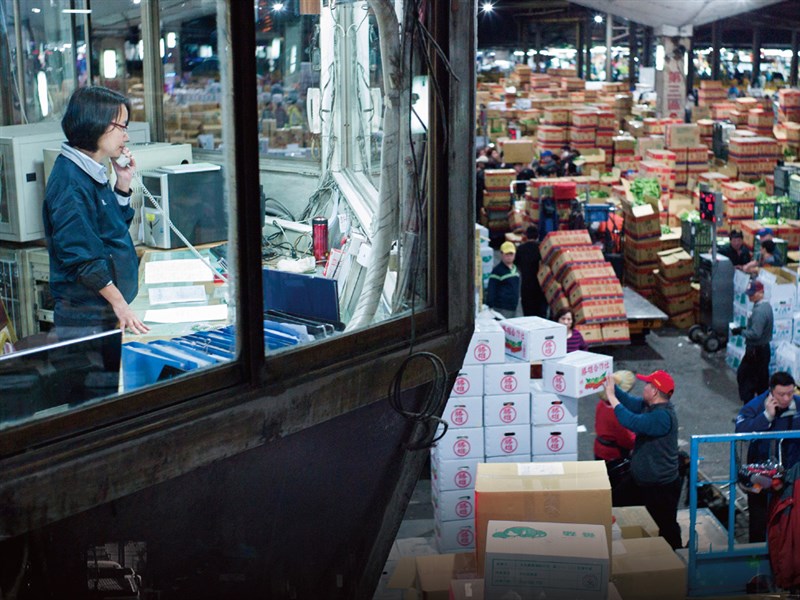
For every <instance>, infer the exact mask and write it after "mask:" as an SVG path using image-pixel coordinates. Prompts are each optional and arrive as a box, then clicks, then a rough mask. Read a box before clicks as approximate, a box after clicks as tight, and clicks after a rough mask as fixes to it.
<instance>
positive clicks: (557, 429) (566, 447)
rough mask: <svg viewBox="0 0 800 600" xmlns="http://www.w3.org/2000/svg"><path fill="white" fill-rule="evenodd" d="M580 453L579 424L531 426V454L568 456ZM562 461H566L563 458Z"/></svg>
mask: <svg viewBox="0 0 800 600" xmlns="http://www.w3.org/2000/svg"><path fill="white" fill-rule="evenodd" d="M577 452H578V424H577V423H560V424H558V425H532V426H531V454H534V455H536V456H562V457H564V456H567V455H571V454H577ZM562 460H565V459H563V458H562Z"/></svg>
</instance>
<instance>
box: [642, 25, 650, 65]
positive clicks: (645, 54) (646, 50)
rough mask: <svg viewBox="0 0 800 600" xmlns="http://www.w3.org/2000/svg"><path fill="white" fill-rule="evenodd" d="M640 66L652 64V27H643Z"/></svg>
mask: <svg viewBox="0 0 800 600" xmlns="http://www.w3.org/2000/svg"><path fill="white" fill-rule="evenodd" d="M642 66H643V67H652V66H653V28H652V27H645V28H644V36H643V37H642Z"/></svg>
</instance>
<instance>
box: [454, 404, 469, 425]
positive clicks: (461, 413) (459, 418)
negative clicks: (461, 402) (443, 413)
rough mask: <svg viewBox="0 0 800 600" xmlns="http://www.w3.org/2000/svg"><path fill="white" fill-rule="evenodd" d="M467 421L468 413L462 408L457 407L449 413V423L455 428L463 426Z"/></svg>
mask: <svg viewBox="0 0 800 600" xmlns="http://www.w3.org/2000/svg"><path fill="white" fill-rule="evenodd" d="M467 421H469V412H467V409H465V408H464V407H463V406H458V407H456V408H454V409H453V412H451V413H450V423H452V424H453V425H456V426H461V425H464V424H465V423H466V422H467Z"/></svg>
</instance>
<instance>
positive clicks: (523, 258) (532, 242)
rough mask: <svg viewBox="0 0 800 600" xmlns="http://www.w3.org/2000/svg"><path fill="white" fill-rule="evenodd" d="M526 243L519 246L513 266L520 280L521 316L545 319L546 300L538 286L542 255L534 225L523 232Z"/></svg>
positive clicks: (540, 287)
mask: <svg viewBox="0 0 800 600" xmlns="http://www.w3.org/2000/svg"><path fill="white" fill-rule="evenodd" d="M525 237H527V238H528V241H526V242H524V243H522V244H520V245H519V248H517V255H516V258H514V264H515V265H516V266H517V269H518V270H519V275H520V277H521V278H522V282H521V286H520V294H521V296H522V314H523V315H524V316H526V317H530V316H536V317H541V318H543V319H544V318H546V317H547V298H545V296H544V292H543V291H542V286H541V285H540V284H539V277H538V276H537V274H538V273H539V264H540V263H541V262H542V255H541V253H540V252H539V230H538V229H537V227H536V225H530V226H528V229H527V230H526V231H525Z"/></svg>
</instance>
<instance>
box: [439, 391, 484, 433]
mask: <svg viewBox="0 0 800 600" xmlns="http://www.w3.org/2000/svg"><path fill="white" fill-rule="evenodd" d="M442 418H443V419H444V420H445V421H447V422H448V423H449V424H450V429H459V428H464V427H483V396H482V395H481V396H450V398H449V399H448V400H447V404H446V405H445V407H444V412H443V413H442Z"/></svg>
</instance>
